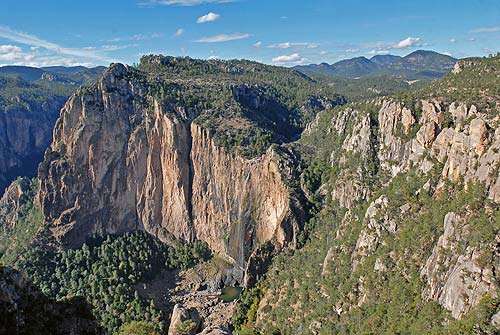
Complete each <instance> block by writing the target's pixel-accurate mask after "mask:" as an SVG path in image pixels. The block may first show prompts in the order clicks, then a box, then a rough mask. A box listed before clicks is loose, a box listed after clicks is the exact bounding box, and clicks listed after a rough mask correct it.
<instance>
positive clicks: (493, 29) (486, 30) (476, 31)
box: [469, 27, 500, 34]
mask: <svg viewBox="0 0 500 335" xmlns="http://www.w3.org/2000/svg"><path fill="white" fill-rule="evenodd" d="M498 32H500V27H487V28H478V29H473V30H469V33H471V34H480V33H498Z"/></svg>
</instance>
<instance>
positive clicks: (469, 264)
mask: <svg viewBox="0 0 500 335" xmlns="http://www.w3.org/2000/svg"><path fill="white" fill-rule="evenodd" d="M470 229H473V228H471V227H470V226H469V225H467V224H466V223H465V222H464V220H463V218H461V217H459V216H458V215H457V214H455V213H453V212H450V213H448V214H446V217H445V219H444V233H443V235H441V237H439V240H438V242H437V244H436V246H435V247H434V249H433V251H432V254H431V256H430V257H429V258H428V259H427V262H426V263H425V266H424V267H423V269H422V272H421V275H422V277H423V278H424V280H425V281H426V282H427V285H426V288H425V289H424V292H423V296H424V298H426V299H428V300H435V301H437V302H439V303H440V304H441V305H443V306H444V307H445V308H446V309H448V310H450V311H451V314H452V315H453V317H454V318H461V317H462V316H463V315H465V314H466V313H467V312H468V311H469V310H470V309H471V307H473V306H476V305H477V304H478V303H479V301H480V300H481V298H482V297H483V296H484V295H486V294H488V295H490V296H491V297H496V296H497V285H496V279H495V276H494V273H495V268H494V266H493V264H484V262H481V256H482V255H483V254H484V253H485V252H487V251H485V250H479V249H477V248H472V247H470V246H468V247H467V248H466V249H465V250H462V249H463V248H461V245H463V241H464V239H465V240H466V239H467V237H468V236H469V230H470Z"/></svg>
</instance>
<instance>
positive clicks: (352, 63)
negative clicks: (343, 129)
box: [295, 50, 457, 80]
mask: <svg viewBox="0 0 500 335" xmlns="http://www.w3.org/2000/svg"><path fill="white" fill-rule="evenodd" d="M456 61H457V60H456V59H454V58H452V57H450V56H446V55H442V54H439V53H437V52H433V51H424V50H419V51H415V52H412V53H411V54H409V55H407V56H405V57H399V56H392V55H378V56H374V57H372V58H371V59H367V58H365V57H358V58H352V59H347V60H342V61H340V62H337V63H335V64H332V65H329V64H326V63H322V64H319V65H315V64H311V65H301V66H296V67H295V68H296V69H297V70H299V71H301V72H303V73H306V74H311V75H314V74H320V75H325V76H328V77H333V78H358V77H370V76H380V75H389V76H392V77H396V78H401V79H405V80H422V79H424V80H429V79H435V78H440V77H442V76H443V75H444V74H445V73H447V72H449V71H450V70H451V69H452V68H453V65H455V62H456Z"/></svg>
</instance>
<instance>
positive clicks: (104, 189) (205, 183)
mask: <svg viewBox="0 0 500 335" xmlns="http://www.w3.org/2000/svg"><path fill="white" fill-rule="evenodd" d="M326 93H327V92H326V91H324V88H323V87H322V86H319V85H317V84H315V83H314V82H313V81H311V80H310V79H309V78H308V77H305V76H303V75H301V74H299V73H297V72H295V71H291V70H288V69H283V68H274V67H269V66H264V65H261V64H258V63H253V62H246V61H231V62H224V61H209V62H205V61H197V60H192V59H189V58H184V59H182V58H171V57H161V56H148V57H144V58H143V59H142V60H141V64H140V65H139V67H138V68H137V69H134V68H131V67H127V66H123V65H120V64H115V65H112V66H111V67H110V68H109V69H108V70H107V71H106V73H105V74H104V76H103V78H102V79H101V80H99V81H98V82H97V83H96V84H95V85H92V86H90V87H87V88H82V89H80V90H78V91H77V92H76V93H75V94H74V95H73V96H72V97H71V98H70V99H69V100H68V102H67V103H66V105H65V107H64V108H63V109H62V111H61V116H60V118H59V120H58V121H57V124H56V126H55V130H54V141H53V143H52V145H51V147H50V149H49V150H48V151H47V153H46V157H45V161H44V162H43V163H42V164H41V165H40V168H39V171H40V172H39V178H40V184H41V186H40V193H39V198H40V204H41V208H42V212H43V217H44V222H45V223H46V224H47V225H48V228H49V229H50V231H51V232H52V235H53V236H54V237H55V238H56V240H58V241H59V242H60V243H61V244H62V245H63V246H64V247H78V246H80V245H81V244H82V243H84V242H85V240H86V238H88V237H89V236H91V235H93V234H99V235H104V234H109V233H123V232H126V231H131V230H136V229H144V230H146V231H148V232H150V233H151V234H154V235H155V236H157V237H159V238H160V239H161V240H163V241H172V240H173V239H177V238H180V239H184V240H188V241H190V240H193V239H199V240H202V241H206V242H207V243H208V244H209V246H210V248H211V249H212V250H213V251H214V252H215V253H217V254H220V255H222V256H224V257H227V258H229V260H230V261H231V262H234V264H235V265H236V268H237V269H240V278H239V281H240V282H243V277H242V275H243V273H244V270H245V267H246V265H247V261H248V259H249V258H250V257H251V255H252V254H253V253H255V252H258V249H259V247H260V246H262V245H264V244H265V243H266V242H271V241H272V243H273V244H274V245H275V246H276V247H277V248H282V247H284V246H286V245H289V244H290V245H294V244H295V243H296V239H297V235H298V233H299V232H300V231H301V229H302V225H303V222H304V220H305V217H306V211H305V210H306V206H307V202H306V201H305V199H304V197H303V195H302V193H301V191H300V188H299V187H298V183H297V180H298V177H297V173H298V171H300V168H299V158H298V156H297V155H296V153H294V152H293V151H290V150H287V149H285V148H284V147H281V146H278V145H273V146H271V147H270V148H269V146H270V145H271V144H272V143H275V144H280V143H284V142H290V141H292V140H295V139H296V138H297V136H298V135H299V134H300V131H301V128H302V126H303V125H304V124H305V123H306V122H307V121H308V120H311V119H312V118H313V116H314V115H315V113H316V112H317V111H318V110H320V109H323V108H325V107H326V106H330V107H331V106H333V105H335V104H337V103H339V102H342V101H343V100H342V99H339V98H336V97H334V96H333V97H334V98H335V99H334V100H329V99H328V98H326V97H323V95H324V94H326ZM249 264H250V265H251V264H253V263H252V262H250V263H249ZM253 272H254V271H250V272H249V273H252V274H253Z"/></svg>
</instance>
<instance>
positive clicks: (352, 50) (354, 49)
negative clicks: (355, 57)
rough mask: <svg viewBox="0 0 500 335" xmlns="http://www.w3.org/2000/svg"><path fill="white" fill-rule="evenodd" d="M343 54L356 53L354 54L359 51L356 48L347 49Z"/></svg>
mask: <svg viewBox="0 0 500 335" xmlns="http://www.w3.org/2000/svg"><path fill="white" fill-rule="evenodd" d="M345 52H349V53H356V52H359V49H356V48H350V49H347V50H346V51H345Z"/></svg>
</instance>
